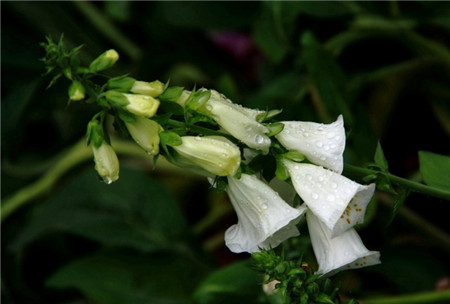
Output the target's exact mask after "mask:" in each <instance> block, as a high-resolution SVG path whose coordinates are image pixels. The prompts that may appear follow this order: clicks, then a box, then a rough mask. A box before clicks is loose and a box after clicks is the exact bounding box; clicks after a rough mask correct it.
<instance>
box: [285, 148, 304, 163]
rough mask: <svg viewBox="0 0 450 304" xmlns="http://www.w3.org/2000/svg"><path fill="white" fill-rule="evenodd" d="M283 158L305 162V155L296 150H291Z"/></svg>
mask: <svg viewBox="0 0 450 304" xmlns="http://www.w3.org/2000/svg"><path fill="white" fill-rule="evenodd" d="M283 157H284V158H287V159H289V160H292V161H294V162H302V161H304V160H305V155H303V154H302V153H300V152H298V151H294V150H290V151H288V152H287V153H284V154H283Z"/></svg>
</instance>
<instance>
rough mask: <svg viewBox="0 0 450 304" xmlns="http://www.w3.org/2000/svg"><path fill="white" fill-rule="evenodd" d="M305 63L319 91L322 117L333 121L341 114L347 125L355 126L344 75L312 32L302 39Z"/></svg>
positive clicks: (304, 35) (305, 34)
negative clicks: (322, 110) (322, 109)
mask: <svg viewBox="0 0 450 304" xmlns="http://www.w3.org/2000/svg"><path fill="white" fill-rule="evenodd" d="M301 43H302V46H303V61H304V62H305V63H306V67H307V69H308V74H309V76H310V80H311V82H312V84H313V85H314V88H315V89H316V90H317V94H318V96H319V98H320V102H321V103H322V104H323V105H322V106H323V107H324V108H325V109H324V113H322V116H324V118H326V119H329V120H331V119H332V117H333V118H334V117H336V116H338V115H339V114H342V115H343V116H344V119H345V121H346V123H347V124H349V125H351V126H352V125H353V117H352V115H351V111H350V108H349V105H348V101H349V100H348V99H349V97H348V96H347V95H348V94H347V92H346V87H345V85H346V81H345V77H344V73H343V71H342V70H341V68H340V66H339V64H338V63H337V62H336V61H335V59H334V58H333V57H332V56H331V55H330V54H329V53H328V52H327V51H326V50H325V49H324V47H323V46H322V45H321V44H320V43H319V41H317V39H316V38H315V37H314V35H313V34H312V33H311V32H306V33H304V34H303V35H302V37H301Z"/></svg>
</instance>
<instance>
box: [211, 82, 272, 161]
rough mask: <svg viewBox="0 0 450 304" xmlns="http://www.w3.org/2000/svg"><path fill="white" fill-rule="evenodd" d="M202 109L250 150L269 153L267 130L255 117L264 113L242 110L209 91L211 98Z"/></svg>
mask: <svg viewBox="0 0 450 304" xmlns="http://www.w3.org/2000/svg"><path fill="white" fill-rule="evenodd" d="M204 109H205V110H206V112H207V113H208V114H209V115H211V117H212V118H213V119H214V120H215V121H216V122H217V123H218V124H219V126H221V127H222V128H223V129H224V130H225V131H227V132H228V133H230V134H231V135H233V136H234V137H235V138H237V139H239V140H240V141H242V142H243V143H244V144H246V145H247V146H249V147H250V148H253V149H257V150H262V151H263V153H267V152H268V151H269V147H270V144H271V141H270V138H269V137H267V136H266V133H268V132H269V129H268V128H267V127H265V126H263V125H262V124H260V123H259V122H257V121H256V116H257V115H258V114H261V113H263V112H264V111H258V110H253V109H248V108H244V107H242V106H240V105H237V104H235V103H232V102H231V101H230V100H229V99H227V98H226V97H225V96H224V95H222V94H220V93H219V92H217V91H215V90H211V97H210V98H209V100H208V101H207V102H206V104H205V107H204Z"/></svg>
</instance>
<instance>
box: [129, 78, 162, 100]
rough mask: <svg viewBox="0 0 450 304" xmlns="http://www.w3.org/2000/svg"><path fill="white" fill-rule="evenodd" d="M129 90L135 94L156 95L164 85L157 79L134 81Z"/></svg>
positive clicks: (159, 93)
mask: <svg viewBox="0 0 450 304" xmlns="http://www.w3.org/2000/svg"><path fill="white" fill-rule="evenodd" d="M130 91H131V92H132V93H135V94H142V95H148V96H151V97H158V96H159V95H161V93H162V92H163V91H164V85H163V83H162V82H161V81H158V80H155V81H152V82H146V81H135V82H134V84H133V87H132V88H131V90H130Z"/></svg>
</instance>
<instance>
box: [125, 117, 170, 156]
mask: <svg viewBox="0 0 450 304" xmlns="http://www.w3.org/2000/svg"><path fill="white" fill-rule="evenodd" d="M125 125H126V126H127V129H128V131H129V132H130V135H131V137H133V139H134V140H135V141H136V143H137V144H138V145H139V146H141V147H142V148H143V149H144V150H145V151H146V152H147V153H149V154H151V155H156V154H158V153H159V141H160V139H159V133H160V132H161V131H162V130H163V129H162V127H161V126H160V125H159V124H158V123H157V122H156V121H153V120H150V119H148V118H144V117H139V116H136V117H135V121H133V122H125Z"/></svg>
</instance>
